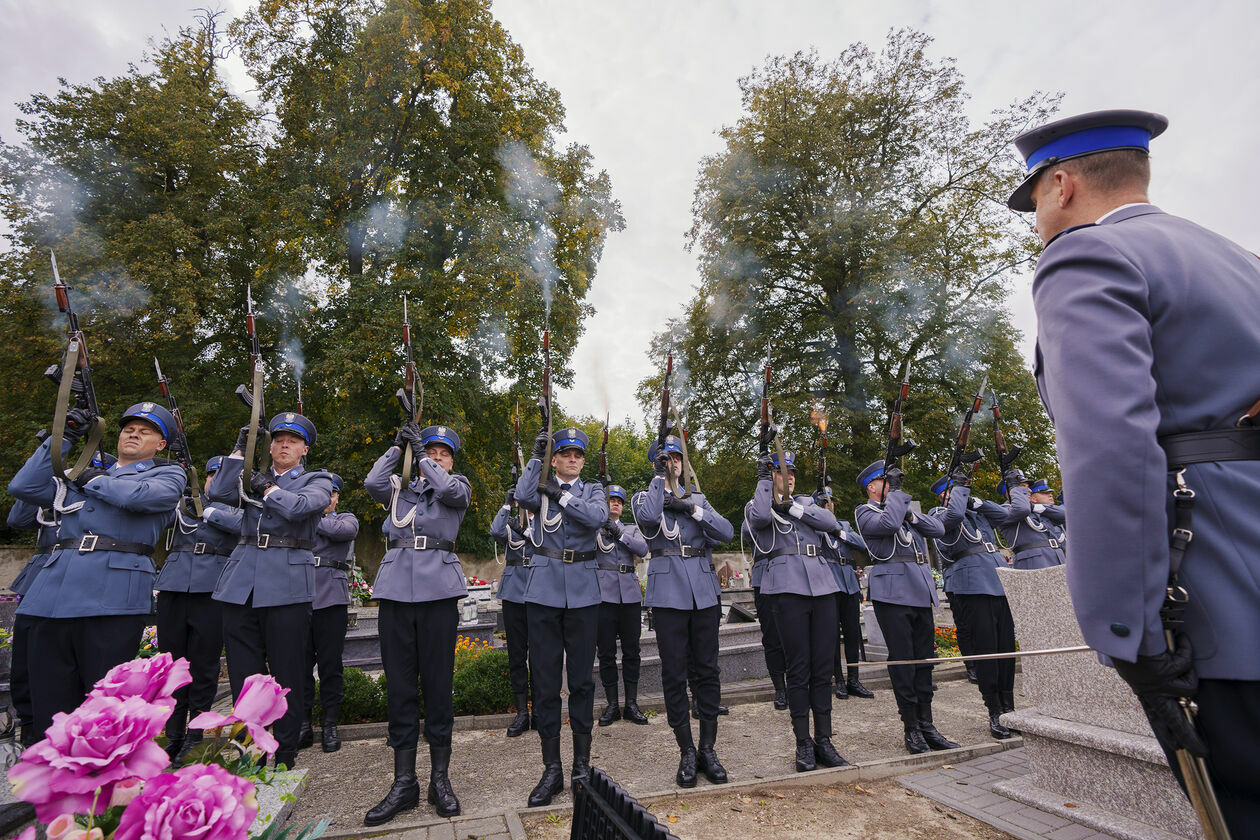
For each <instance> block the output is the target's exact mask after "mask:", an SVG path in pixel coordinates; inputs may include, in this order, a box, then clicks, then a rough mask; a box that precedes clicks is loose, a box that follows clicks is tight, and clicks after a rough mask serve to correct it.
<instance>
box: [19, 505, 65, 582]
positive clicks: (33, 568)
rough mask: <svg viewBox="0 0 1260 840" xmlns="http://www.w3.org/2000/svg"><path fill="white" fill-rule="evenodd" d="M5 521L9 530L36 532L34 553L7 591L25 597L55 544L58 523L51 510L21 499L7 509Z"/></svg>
mask: <svg viewBox="0 0 1260 840" xmlns="http://www.w3.org/2000/svg"><path fill="white" fill-rule="evenodd" d="M6 521H7V523H8V526H9V527H10V528H17V529H18V530H21V531H36V532H37V533H36V536H35V545H36V549H37V550H36V552H35V553H34V554H32V555H31V559H29V560H27V561H26V565H25V566H23V567H22V571H20V572H18V575H17V577H15V578H14V579H13V583H11V584H9V589H10V590H12V591H13V592H14V593H16V594H17V595H19V596H21V595H25V594H26V590H28V589H30V588H31V584H32V583H33V582H34V581H35V576H36V575H38V574H39V570H40V569H42V568H44V563H45V562H47V560H48V558H49V556H50V555H51V554H52V551H53V546H54V545H56V544H57V533H58V529H59V525H60V523H59V522H58V521H57V516H56V514H55V513H54V512H53V511H52V510H51V509H46V508H41V507H39V506H38V505H33V504H31V503H30V502H24V501H22V500H21V499H17V500H15V501H14V502H13V507H11V508H10V509H9V516H8V519H7V520H6Z"/></svg>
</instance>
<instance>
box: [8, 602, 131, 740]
mask: <svg viewBox="0 0 1260 840" xmlns="http://www.w3.org/2000/svg"><path fill="white" fill-rule="evenodd" d="M148 623H149V617H148V616H147V615H99V616H91V617H87V618H38V617H32V621H31V625H30V632H29V633H27V636H28V641H27V655H28V667H27V671H28V673H29V674H30V685H31V714H32V716H33V718H34V726H35V728H36V730H37V731H38V732H39V733H40V734H41V736H42V734H43V732H44V730H46V729H47V728H48V727H49V726H50V725H51V724H52V718H53V715H55V714H56V713H57V712H70V711H73V710H74V709H76V708H78V706H79V704H80V703H82V702H83V698H84V696H86V695H87V693H88V692H89V691H91V690H92V686H93V685H94V684H95V683H96V681H97V680H99V679H100V678H101V677H103V676H105V674H106V673H108V672H109V669H110V668H113V667H114V666H115V665H120V664H122V663H123V662H129V661H130V660H132V659H135V658H136V654H137V652H139V650H140V636H141V634H142V633H143V632H144V628H145V625H146V624H148Z"/></svg>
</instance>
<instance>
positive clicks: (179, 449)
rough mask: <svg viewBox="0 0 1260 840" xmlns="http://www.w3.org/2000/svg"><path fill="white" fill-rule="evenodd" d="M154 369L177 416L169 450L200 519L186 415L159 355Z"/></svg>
mask: <svg viewBox="0 0 1260 840" xmlns="http://www.w3.org/2000/svg"><path fill="white" fill-rule="evenodd" d="M153 369H154V370H155V371H157V379H158V390H159V391H161V392H162V396H163V397H165V398H166V407H167V408H168V409H169V410H170V412H171V416H172V417H174V418H175V436H174V440H172V441H171V445H170V447H169V451H170V453H171V455H172V456H173V457H174V458H175V460H176V461H177V462H178V463H179V465H180V466H181V467H183V468H184V474H185V475H186V476H187V479H188V480H187V481H186V482H185V484H184V500H185V501H186V502H187V503H188V504H189V506H190V507H191V508H192V510H193V512H194V513H196V515H197V518H198V519H200V518H201V512H202V510H203V508H202V506H201V481H200V479H199V478H198V477H197V467H196V465H194V464H193V462H192V450H191V449H189V448H188V434H187V433H186V432H185V431H184V415H183V414H181V413H180V411H179V406H178V405H177V404H176V402H175V395H174V394H172V393H171V383H170V380H168V379H167V378H166V377H165V376H163V375H162V366H161V365H159V364H158V360H157V356H154V357H153ZM299 410H300V409H299Z"/></svg>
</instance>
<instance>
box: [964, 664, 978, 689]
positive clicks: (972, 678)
mask: <svg viewBox="0 0 1260 840" xmlns="http://www.w3.org/2000/svg"><path fill="white" fill-rule="evenodd" d="M966 665H967V682H969V683H971V684H972V685H979V684H980V678H979V677H977V676H976V666H975V663H973V662H968V663H966Z"/></svg>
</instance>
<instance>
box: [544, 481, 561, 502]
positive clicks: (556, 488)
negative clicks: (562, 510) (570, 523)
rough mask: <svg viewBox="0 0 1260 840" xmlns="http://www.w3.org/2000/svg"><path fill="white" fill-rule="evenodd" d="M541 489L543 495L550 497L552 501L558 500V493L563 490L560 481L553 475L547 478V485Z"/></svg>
mask: <svg viewBox="0 0 1260 840" xmlns="http://www.w3.org/2000/svg"><path fill="white" fill-rule="evenodd" d="M542 491H543V495H544V496H546V497H547V498H549V499H551V500H552V501H553V502H559V501H560V494H561V493H563V492H564V491H563V490H561V489H560V482H559V481H557V480H556V477H555V476H554V475H553V476H552V477H551V478H549V479H547V485H546V486H545V487H543V489H542Z"/></svg>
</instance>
